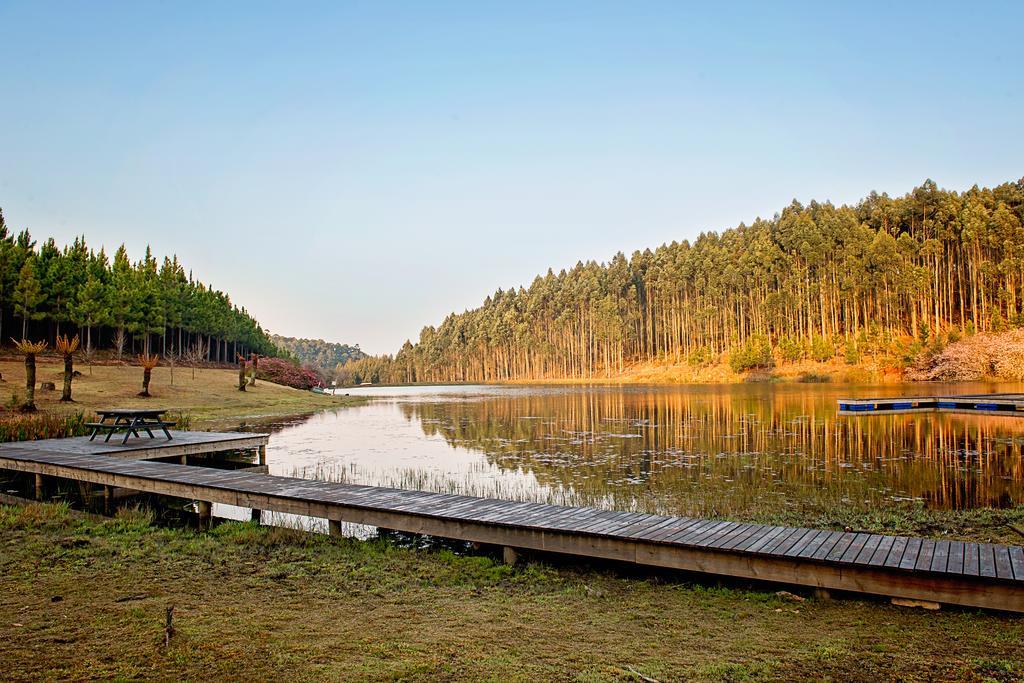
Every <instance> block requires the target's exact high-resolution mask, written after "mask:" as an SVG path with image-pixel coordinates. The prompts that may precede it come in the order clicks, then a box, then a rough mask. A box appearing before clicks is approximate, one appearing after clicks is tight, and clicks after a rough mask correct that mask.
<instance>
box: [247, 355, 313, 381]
mask: <svg viewBox="0 0 1024 683" xmlns="http://www.w3.org/2000/svg"><path fill="white" fill-rule="evenodd" d="M256 378H257V379H262V380H266V381H267V382H273V383H275V384H283V385H285V386H287V387H294V388H296V389H312V388H313V387H315V386H319V385H321V384H323V377H321V376H320V375H319V374H318V373H317V372H316V371H315V370H313V369H311V368H304V367H302V366H299V365H296V364H295V363H292V362H291V361H289V360H285V359H284V358H267V357H264V358H260V362H259V369H258V370H257V371H256Z"/></svg>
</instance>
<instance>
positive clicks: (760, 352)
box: [729, 335, 774, 372]
mask: <svg viewBox="0 0 1024 683" xmlns="http://www.w3.org/2000/svg"><path fill="white" fill-rule="evenodd" d="M773 365H774V362H773V361H772V345H771V343H769V341H768V338H767V337H765V336H762V335H756V336H753V337H751V338H750V339H748V340H747V341H746V343H744V344H743V346H740V347H738V348H735V349H733V350H732V351H730V352H729V367H730V368H732V371H733V372H743V371H745V370H756V369H767V368H771V367H772V366H773Z"/></svg>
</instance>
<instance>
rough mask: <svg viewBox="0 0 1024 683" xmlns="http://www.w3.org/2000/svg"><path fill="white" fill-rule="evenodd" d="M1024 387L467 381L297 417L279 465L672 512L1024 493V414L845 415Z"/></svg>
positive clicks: (285, 433)
mask: <svg viewBox="0 0 1024 683" xmlns="http://www.w3.org/2000/svg"><path fill="white" fill-rule="evenodd" d="M1021 390H1024V387H1022V386H1021V385H998V386H996V385H988V384H986V385H980V384H975V385H962V384H961V385H956V386H941V385H927V386H922V385H914V386H885V387H849V386H841V385H728V386H686V387H642V386H639V387H638V386H629V387H579V386H539V387H538V386H458V387H396V388H367V389H355V390H350V393H351V394H353V395H356V394H369V395H372V396H374V397H375V398H374V400H373V401H371V402H370V403H369V404H367V405H365V406H359V407H353V408H345V409H341V410H337V411H333V412H328V413H323V414H320V415H316V416H314V417H312V418H310V419H307V420H303V421H301V422H297V423H292V424H288V425H284V426H283V427H281V428H280V430H279V431H277V432H276V433H275V434H274V435H273V436H272V438H271V440H270V446H269V448H268V463H269V465H270V470H271V472H272V473H273V474H281V475H288V476H299V477H305V478H315V479H325V480H331V481H345V482H354V483H365V484H374V485H383V486H398V487H403V488H418V489H428V490H435V491H445V492H457V493H467V494H471V495H482V496H491V497H502V498H511V499H520V500H538V501H546V502H555V503H566V504H579V505H598V506H602V507H609V508H618V509H630V510H632V509H636V510H645V511H650V512H661V513H669V514H740V513H743V512H744V511H751V510H760V511H764V510H772V509H777V508H792V507H802V508H806V507H819V506H820V507H827V506H832V505H847V506H855V507H858V508H882V507H889V506H894V505H906V504H908V502H913V501H919V502H920V503H923V504H924V505H927V506H929V507H936V508H970V507H978V506H993V507H1006V506H1011V505H1015V504H1019V503H1020V502H1021V501H1022V500H1024V464H1022V458H1021V455H1022V446H1024V417H1020V418H1015V417H990V416H981V415H947V414H933V413H922V414H912V415H882V416H856V417H845V416H839V415H837V413H836V399H837V398H840V397H852V396H894V395H907V396H909V395H918V396H920V395H928V394H937V393H942V394H946V393H949V394H951V393H978V392H988V391H1021Z"/></svg>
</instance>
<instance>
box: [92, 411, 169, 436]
mask: <svg viewBox="0 0 1024 683" xmlns="http://www.w3.org/2000/svg"><path fill="white" fill-rule="evenodd" d="M166 412H167V411H166V410H165V409H161V408H114V409H110V410H97V411H96V414H97V415H99V418H100V421H99V422H88V423H86V426H88V427H92V434H90V435H89V441H92V440H93V439H95V438H96V435H97V434H99V433H100V432H106V433H107V438H105V439H104V441H105V442H106V441H110V437H111V436H113V435H114V433H115V432H118V431H121V430H124V440H123V441H121V445H125V444H127V443H128V437H130V436H131V435H132V434H134V435H135V437H136V438H141V437H140V435H139V432H146V433H147V434H149V438H151V439H153V438H156V437H154V436H153V430H154V429H159V430H161V431H163V433H164V435H165V436H166V437H167V440H168V441H170V440H171V439H173V437H172V436H171V433H170V432H169V431H167V428H168V427H173V426H174V423H173V422H167V421H166V420H164V418H163V416H164V413H166Z"/></svg>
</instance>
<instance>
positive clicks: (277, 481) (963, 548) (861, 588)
mask: <svg viewBox="0 0 1024 683" xmlns="http://www.w3.org/2000/svg"><path fill="white" fill-rule="evenodd" d="M0 468H3V469H8V470H15V471H18V472H25V473H32V474H35V475H36V477H37V479H38V478H40V477H60V478H64V479H71V480H75V481H79V482H89V483H92V484H99V485H102V486H105V487H108V488H110V487H121V488H125V489H131V490H135V491H141V492H145V493H151V494H158V495H165V496H174V497H177V498H184V499H186V500H193V501H197V502H198V506H199V511H200V520H201V522H202V520H204V519H205V520H206V523H209V519H210V514H211V505H212V504H213V503H221V504H227V505H234V506H239V507H247V508H252V509H254V510H272V511H275V512H282V513H290V514H296V515H305V516H309V517H318V518H325V519H327V520H328V521H329V525H330V529H331V531H332V533H340V528H341V522H352V523H357V524H367V525H371V526H376V527H382V528H386V529H394V530H398V531H404V532H409V533H417V534H428V535H431V536H437V537H441V538H451V539H458V540H463V541H470V542H476V543H485V544H493V545H497V546H502V547H504V548H505V549H506V552H507V553H508V554H512V555H514V553H515V551H516V550H517V549H529V550H537V551H546V552H553V553H563V554H568V555H575V556H579V557H589V558H600V559H603V560H617V561H622V562H630V563H635V564H639V565H647V566H652V567H665V568H671V569H677V570H684V571H688V572H697V573H702V574H708V575H714V576H726V577H734V578H738V579H748V580H758V581H769V582H776V583H782V584H789V585H796V586H805V587H809V588H815V589H826V590H841V591H851V592H855V593H864V594H872V595H878V596H884V597H889V598H894V599H900V600H913V601H925V602H928V603H947V604H953V605H964V606H969V607H981V608H990V609H997V610H1008V611H1014V612H1024V548H1021V547H1019V546H1006V545H993V544H987V543H968V542H962V541H949V540H945V541H936V540H931V539H922V538H912V537H907V536H887V535H881V534H869V533H852V532H841V531H828V530H822V529H807V528H798V527H780V526H768V525H762V524H742V523H739V522H725V521H719V520H712V519H699V518H692V517H667V516H662V515H649V514H644V513H634V512H615V511H608V510H598V509H595V508H574V507H563V506H558V505H545V504H540V503H517V502H512V501H506V500H495V499H488V498H475V497H470V496H459V495H449V494H439V493H428V492H425V491H406V490H399V489H390V488H381V487H375V486H357V485H351V484H338V483H331V482H323V481H312V480H308V479H295V478H291V477H278V476H270V475H267V474H258V473H253V472H243V471H226V470H218V469H211V468H206V467H194V466H187V465H181V464H174V463H167V462H160V461H156V460H150V459H129V458H124V457H117V456H115V455H110V454H96V453H75V452H68V451H67V450H66V449H62V450H48V449H46V448H40V447H35V448H26V447H23V446H22V445H21V444H7V445H4V446H2V447H0Z"/></svg>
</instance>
